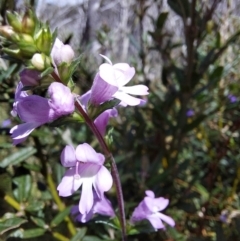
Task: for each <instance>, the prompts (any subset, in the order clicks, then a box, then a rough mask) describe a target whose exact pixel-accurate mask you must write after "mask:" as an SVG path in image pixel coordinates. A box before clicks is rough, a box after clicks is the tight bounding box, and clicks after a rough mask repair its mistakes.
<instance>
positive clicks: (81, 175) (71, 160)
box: [57, 143, 113, 215]
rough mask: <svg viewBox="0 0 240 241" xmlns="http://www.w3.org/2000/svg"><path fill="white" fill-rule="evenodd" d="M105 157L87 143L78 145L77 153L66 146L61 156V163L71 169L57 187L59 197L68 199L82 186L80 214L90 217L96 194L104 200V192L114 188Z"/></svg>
mask: <svg viewBox="0 0 240 241" xmlns="http://www.w3.org/2000/svg"><path fill="white" fill-rule="evenodd" d="M104 160H105V158H104V156H103V155H102V154H100V153H97V152H96V151H95V150H94V149H93V148H92V147H91V146H90V145H88V144H87V143H84V144H81V145H78V146H77V148H76V151H75V150H74V148H73V147H72V146H66V147H65V148H64V149H63V151H62V154H61V163H62V165H63V166H64V167H69V169H68V170H67V171H66V173H65V175H64V177H63V178H62V181H61V182H60V184H59V185H58V187H57V190H58V191H59V195H60V196H63V197H67V196H70V195H72V194H73V193H74V192H75V191H76V190H78V189H79V188H80V187H81V186H82V193H81V198H80V202H79V212H80V213H81V214H82V215H89V212H90V211H91V209H92V208H93V206H94V192H96V196H97V198H98V199H100V200H103V199H104V192H106V191H108V190H109V189H110V188H111V187H112V182H113V180H112V176H111V174H110V173H109V171H108V170H107V168H106V167H105V166H104V165H103V163H104Z"/></svg>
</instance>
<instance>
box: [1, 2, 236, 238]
mask: <svg viewBox="0 0 240 241" xmlns="http://www.w3.org/2000/svg"><path fill="white" fill-rule="evenodd" d="M39 2H40V3H39ZM39 2H37V1H30V2H28V6H29V5H32V7H33V9H36V11H37V14H38V16H39V17H40V18H41V19H42V20H44V21H49V22H50V25H51V26H52V28H55V27H59V36H60V38H61V40H63V41H65V43H68V42H70V43H71V44H72V46H73V47H74V49H75V50H76V51H78V53H79V54H82V56H83V57H82V62H81V64H80V66H79V67H78V70H77V71H76V73H75V75H74V78H75V82H76V84H77V88H76V92H77V93H79V94H82V93H84V92H85V91H86V90H88V89H89V88H90V86H91V83H92V80H93V78H94V75H95V73H96V71H97V68H98V65H99V64H101V61H102V60H101V58H100V57H99V54H100V53H101V54H105V55H107V56H108V57H110V58H111V59H112V61H113V62H115V63H116V62H128V63H129V64H131V65H132V66H134V67H135V68H136V72H137V73H136V75H135V78H134V82H135V83H143V84H146V85H148V86H149V88H150V95H149V96H148V102H147V104H146V105H145V106H143V107H137V108H128V109H120V110H119V112H120V115H119V117H118V118H117V119H116V120H113V121H112V123H111V124H112V126H113V132H112V135H113V153H114V156H115V157H116V160H117V164H118V167H119V171H120V175H121V180H122V185H123V192H124V198H125V203H126V211H127V215H128V217H129V215H131V213H132V211H133V209H134V206H136V205H137V204H138V203H139V201H141V200H142V198H143V196H144V191H145V190H146V189H151V190H153V191H154V192H155V193H156V196H163V197H165V198H169V199H170V206H169V207H168V209H167V210H166V212H165V213H166V214H168V215H169V216H172V217H173V218H174V220H175V221H176V227H175V228H168V227H167V229H166V230H165V231H163V230H160V231H158V232H154V233H150V232H149V230H148V229H147V228H146V227H147V226H146V224H145V226H142V227H138V228H139V229H141V230H143V228H145V229H144V231H145V233H144V234H138V230H139V229H136V230H135V233H133V234H132V235H130V236H129V240H132V241H146V240H159V241H170V240H177V241H208V240H209V241H210V240H211V241H212V240H216V241H235V240H236V241H239V240H240V196H239V195H240V185H239V182H240V151H239V145H240V136H239V129H240V107H239V101H240V99H239V92H240V87H239V78H240V70H239V64H240V63H239V61H240V48H239V46H240V45H239V44H240V17H239V12H240V6H239V3H238V1H237V0H235V1H234V0H222V1H221V0H211V1H201V0H191V1H190V0H168V1H163V0H162V1H161V0H149V1H144V0H131V1H127V0H123V1H117V0H115V1H108V0H104V1H90V0H89V1H82V2H81V1H79V2H80V3H79V4H78V5H74V6H70V5H69V6H68V7H67V6H62V7H61V6H55V5H46V4H44V2H43V1H39ZM24 4H25V3H24ZM24 4H21V3H20V1H18V3H15V2H14V1H3V0H2V1H1V2H0V11H1V16H2V19H1V23H2V25H4V24H6V22H5V12H6V10H17V11H19V12H22V11H24V6H26V5H24ZM70 26H71V27H70ZM21 68H22V66H21V64H20V63H19V64H18V63H13V62H11V60H5V59H0V108H1V109H0V125H1V126H0V133H1V136H0V194H1V196H0V207H1V209H0V217H1V219H0V240H8V241H10V240H21V239H28V240H62V241H67V240H71V241H75V240H83V241H97V240H118V238H119V233H118V231H117V230H116V229H115V228H114V225H116V224H114V223H113V222H110V223H107V219H103V218H95V219H94V220H92V221H91V222H89V223H87V224H81V223H76V222H74V220H73V219H72V217H71V215H70V214H69V212H70V211H69V210H70V207H71V205H73V204H76V203H77V202H78V198H79V193H76V194H75V195H74V196H73V197H70V198H59V197H58V194H57V192H56V188H55V187H56V185H58V183H59V182H60V180H61V177H62V175H63V173H64V169H63V168H62V167H61V165H60V162H59V156H60V153H61V150H62V149H63V147H64V145H66V144H71V143H73V144H79V143H82V142H88V143H91V145H92V146H93V147H95V148H98V146H97V143H96V141H95V139H94V138H93V136H92V135H91V133H90V132H89V130H88V129H87V128H86V126H84V125H82V126H71V127H64V128H55V129H53V128H49V127H48V126H44V127H41V128H39V129H37V130H36V131H34V132H33V134H32V135H31V137H29V138H28V139H27V141H25V142H23V143H22V144H21V145H19V146H17V147H14V146H13V145H12V144H11V138H10V136H9V130H10V128H11V127H12V126H14V125H15V124H17V123H18V120H17V119H16V118H12V117H10V111H11V109H12V103H13V99H14V91H15V86H16V83H17V81H18V80H19V76H18V74H19V71H20V70H21ZM109 198H110V199H111V200H112V202H113V204H114V207H116V208H117V206H116V204H117V203H116V195H115V190H114V188H113V189H112V190H111V192H110V193H109Z"/></svg>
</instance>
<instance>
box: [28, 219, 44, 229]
mask: <svg viewBox="0 0 240 241" xmlns="http://www.w3.org/2000/svg"><path fill="white" fill-rule="evenodd" d="M30 218H31V220H32V221H33V222H34V223H35V224H36V225H37V226H38V227H40V228H44V229H46V227H47V225H46V223H45V221H44V220H43V219H41V218H36V217H33V216H31V217H30Z"/></svg>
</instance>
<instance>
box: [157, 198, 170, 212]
mask: <svg viewBox="0 0 240 241" xmlns="http://www.w3.org/2000/svg"><path fill="white" fill-rule="evenodd" d="M168 204H169V200H168V199H166V198H163V197H159V198H154V201H153V205H154V206H155V207H157V210H158V211H162V210H163V209H165V208H166V207H167V206H168Z"/></svg>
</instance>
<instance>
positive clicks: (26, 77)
mask: <svg viewBox="0 0 240 241" xmlns="http://www.w3.org/2000/svg"><path fill="white" fill-rule="evenodd" d="M19 75H20V81H21V82H22V84H23V86H36V85H39V80H40V79H41V73H40V72H39V71H37V70H34V69H24V70H22V71H21V72H20V74H19Z"/></svg>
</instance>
